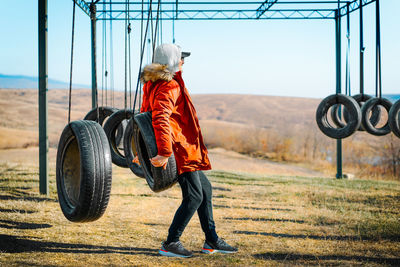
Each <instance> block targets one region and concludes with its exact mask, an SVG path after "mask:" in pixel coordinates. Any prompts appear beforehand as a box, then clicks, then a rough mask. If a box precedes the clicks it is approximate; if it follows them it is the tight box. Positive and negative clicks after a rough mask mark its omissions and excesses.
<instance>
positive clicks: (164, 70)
mask: <svg viewBox="0 0 400 267" xmlns="http://www.w3.org/2000/svg"><path fill="white" fill-rule="evenodd" d="M174 74H175V73H172V72H171V71H170V70H169V69H168V66H167V65H161V64H158V63H152V64H149V65H147V66H145V67H144V68H143V71H142V73H141V74H140V80H141V82H142V83H146V82H148V81H152V82H155V81H157V80H163V81H167V82H169V81H171V80H172V78H173V77H174Z"/></svg>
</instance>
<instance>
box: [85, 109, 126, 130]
mask: <svg viewBox="0 0 400 267" xmlns="http://www.w3.org/2000/svg"><path fill="white" fill-rule="evenodd" d="M117 111H118V109H117V108H112V107H99V121H98V123H99V124H100V125H102V126H103V123H104V121H105V119H106V118H108V117H110V116H111V115H112V114H113V113H114V112H117ZM83 119H84V120H89V121H97V108H94V109H92V110H91V111H89V112H88V114H86V116H85V117H84V118H83Z"/></svg>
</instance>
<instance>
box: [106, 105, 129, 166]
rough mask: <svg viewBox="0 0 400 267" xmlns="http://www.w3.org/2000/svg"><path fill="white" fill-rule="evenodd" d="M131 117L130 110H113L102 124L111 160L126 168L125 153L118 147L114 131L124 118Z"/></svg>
mask: <svg viewBox="0 0 400 267" xmlns="http://www.w3.org/2000/svg"><path fill="white" fill-rule="evenodd" d="M131 117H132V111H131V110H124V109H121V110H118V111H117V112H114V113H113V114H112V115H111V116H110V117H109V118H108V120H107V121H106V123H105V124H104V131H105V133H106V135H107V137H108V141H109V143H110V149H111V158H112V162H113V163H114V164H115V165H117V166H120V167H124V168H128V164H127V163H126V158H125V155H123V154H122V153H121V151H123V150H122V149H119V148H118V143H117V140H116V133H117V130H118V128H119V127H121V124H122V122H123V121H124V120H129V119H130V118H131Z"/></svg>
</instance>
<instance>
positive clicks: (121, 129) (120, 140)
mask: <svg viewBox="0 0 400 267" xmlns="http://www.w3.org/2000/svg"><path fill="white" fill-rule="evenodd" d="M127 125H128V121H127V120H123V121H122V122H121V124H120V125H119V126H118V129H117V132H116V134H115V144H116V145H117V147H118V148H119V149H124V135H125V131H126V126H127ZM124 155H125V154H124Z"/></svg>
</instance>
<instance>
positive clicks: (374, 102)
mask: <svg viewBox="0 0 400 267" xmlns="http://www.w3.org/2000/svg"><path fill="white" fill-rule="evenodd" d="M378 105H381V106H383V107H384V108H385V109H386V110H387V113H388V114H389V112H390V109H391V107H392V103H391V102H390V101H389V100H387V99H386V98H379V97H374V98H371V99H370V100H368V101H367V102H365V103H364V105H363V107H362V108H361V113H362V121H361V123H362V125H363V127H364V129H365V130H366V131H367V132H368V133H370V134H372V135H375V136H383V135H387V134H389V133H390V132H391V129H390V126H389V118H388V121H387V122H386V123H385V125H384V126H382V127H381V128H376V127H375V126H374V125H373V124H372V123H371V120H370V119H368V116H367V115H368V114H369V113H370V112H371V110H372V109H373V108H374V107H375V106H378Z"/></svg>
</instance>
